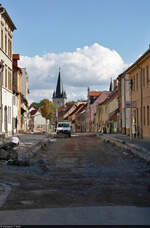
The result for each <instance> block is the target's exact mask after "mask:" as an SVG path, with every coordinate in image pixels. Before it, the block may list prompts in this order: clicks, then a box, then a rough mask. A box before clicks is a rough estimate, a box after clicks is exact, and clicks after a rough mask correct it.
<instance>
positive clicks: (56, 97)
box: [53, 70, 67, 107]
mask: <svg viewBox="0 0 150 228" xmlns="http://www.w3.org/2000/svg"><path fill="white" fill-rule="evenodd" d="M66 102H67V96H66V92H65V91H64V89H63V84H62V80H61V76H60V70H59V74H58V80H57V87H56V91H54V93H53V103H54V104H55V105H57V107H60V106H64V105H65V104H66Z"/></svg>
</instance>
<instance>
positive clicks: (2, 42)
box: [1, 30, 4, 49]
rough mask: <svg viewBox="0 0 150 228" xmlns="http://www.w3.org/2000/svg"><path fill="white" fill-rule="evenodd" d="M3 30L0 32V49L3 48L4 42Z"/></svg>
mask: <svg viewBox="0 0 150 228" xmlns="http://www.w3.org/2000/svg"><path fill="white" fill-rule="evenodd" d="M3 39H4V38H3V30H1V48H2V49H3V48H4V40H3Z"/></svg>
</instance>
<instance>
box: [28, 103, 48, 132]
mask: <svg viewBox="0 0 150 228" xmlns="http://www.w3.org/2000/svg"><path fill="white" fill-rule="evenodd" d="M29 118H30V119H29V129H30V131H32V132H43V131H47V130H48V129H49V120H47V121H46V119H45V118H44V117H42V115H41V112H40V110H35V109H33V108H32V109H31V110H30V113H29Z"/></svg>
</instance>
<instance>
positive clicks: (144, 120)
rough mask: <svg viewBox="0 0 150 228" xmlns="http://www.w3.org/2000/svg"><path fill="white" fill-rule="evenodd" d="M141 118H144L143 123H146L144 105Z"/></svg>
mask: <svg viewBox="0 0 150 228" xmlns="http://www.w3.org/2000/svg"><path fill="white" fill-rule="evenodd" d="M143 119H144V125H145V124H146V123H145V107H143Z"/></svg>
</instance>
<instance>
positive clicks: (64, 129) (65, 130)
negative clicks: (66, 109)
mask: <svg viewBox="0 0 150 228" xmlns="http://www.w3.org/2000/svg"><path fill="white" fill-rule="evenodd" d="M56 134H67V135H68V136H69V137H71V127H70V124H69V123H68V122H58V124H57V128H56Z"/></svg>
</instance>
